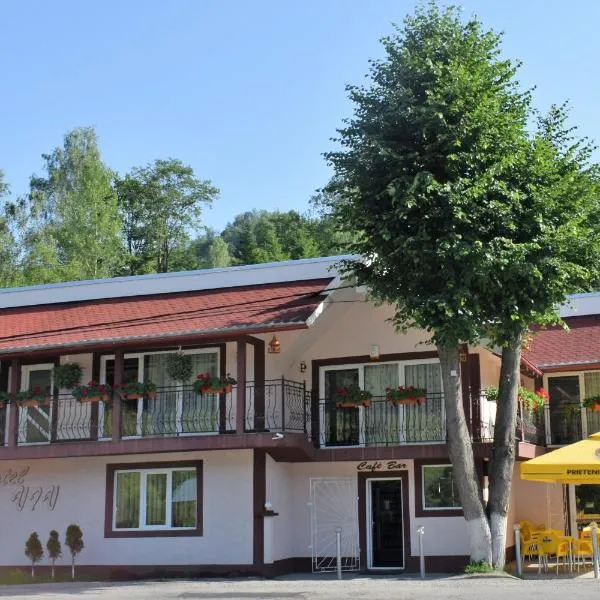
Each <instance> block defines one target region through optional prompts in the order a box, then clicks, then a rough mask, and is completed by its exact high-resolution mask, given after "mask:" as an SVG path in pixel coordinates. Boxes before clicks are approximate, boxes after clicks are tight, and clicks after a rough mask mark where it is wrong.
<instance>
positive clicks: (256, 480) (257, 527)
mask: <svg viewBox="0 0 600 600" xmlns="http://www.w3.org/2000/svg"><path fill="white" fill-rule="evenodd" d="M252 491H253V494H252V495H253V511H254V528H253V529H254V531H253V544H252V564H253V565H254V566H255V567H258V568H260V567H262V566H263V565H264V564H265V517H264V511H265V501H266V499H267V453H266V452H265V451H264V450H262V449H260V450H254V457H253V465H252Z"/></svg>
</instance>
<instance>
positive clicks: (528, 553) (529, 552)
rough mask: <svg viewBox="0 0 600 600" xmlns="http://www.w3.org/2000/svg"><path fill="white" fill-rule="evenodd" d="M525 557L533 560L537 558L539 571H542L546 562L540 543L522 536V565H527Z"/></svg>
mask: <svg viewBox="0 0 600 600" xmlns="http://www.w3.org/2000/svg"><path fill="white" fill-rule="evenodd" d="M525 557H527V558H528V560H529V561H530V562H531V560H532V559H534V558H535V559H536V560H537V564H538V573H541V572H542V564H543V562H544V555H543V553H542V550H541V547H540V544H539V543H538V542H537V541H535V540H531V539H530V540H528V541H524V540H523V539H522V536H521V565H522V568H524V567H525Z"/></svg>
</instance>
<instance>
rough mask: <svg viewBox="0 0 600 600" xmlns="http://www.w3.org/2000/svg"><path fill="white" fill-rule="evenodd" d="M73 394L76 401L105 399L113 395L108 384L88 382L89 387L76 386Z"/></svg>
mask: <svg viewBox="0 0 600 600" xmlns="http://www.w3.org/2000/svg"><path fill="white" fill-rule="evenodd" d="M71 394H73V397H74V398H75V399H76V400H79V401H80V402H81V401H85V400H87V399H89V398H100V399H102V398H104V397H106V396H108V397H109V398H110V395H111V394H112V388H111V387H110V385H108V384H107V383H98V382H97V381H88V383H87V385H78V386H75V387H74V388H73V389H72V391H71Z"/></svg>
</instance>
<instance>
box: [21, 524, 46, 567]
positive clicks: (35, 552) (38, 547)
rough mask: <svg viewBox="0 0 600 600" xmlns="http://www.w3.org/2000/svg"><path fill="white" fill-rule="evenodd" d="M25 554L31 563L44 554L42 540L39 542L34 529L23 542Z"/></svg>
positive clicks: (38, 559)
mask: <svg viewBox="0 0 600 600" xmlns="http://www.w3.org/2000/svg"><path fill="white" fill-rule="evenodd" d="M25 556H26V557H27V558H28V559H29V560H30V561H31V564H32V565H34V564H35V563H36V562H39V561H40V560H42V558H43V556H44V548H43V547H42V542H40V538H39V536H38V534H37V532H35V531H34V532H33V533H32V534H31V535H30V536H29V537H28V538H27V541H26V542H25Z"/></svg>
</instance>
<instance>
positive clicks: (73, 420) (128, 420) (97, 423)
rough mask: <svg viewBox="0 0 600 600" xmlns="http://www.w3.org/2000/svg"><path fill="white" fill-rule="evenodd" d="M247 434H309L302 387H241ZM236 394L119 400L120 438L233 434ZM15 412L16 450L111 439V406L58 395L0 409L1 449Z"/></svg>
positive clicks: (172, 393) (177, 389) (165, 391)
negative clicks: (21, 446)
mask: <svg viewBox="0 0 600 600" xmlns="http://www.w3.org/2000/svg"><path fill="white" fill-rule="evenodd" d="M245 391H246V400H245V402H246V404H245V406H246V408H245V411H244V429H245V431H246V432H260V431H273V432H284V431H289V432H299V433H306V434H308V432H309V426H310V408H311V407H310V394H309V393H308V392H307V390H306V386H305V384H302V383H297V382H294V381H288V380H286V379H277V380H272V381H266V382H265V383H264V384H260V385H259V384H256V383H253V382H249V383H247V384H246V387H245ZM238 394H239V389H238V387H237V386H233V388H232V389H231V390H229V391H227V392H223V393H214V394H197V393H196V392H195V391H194V389H193V387H192V386H172V387H162V388H158V389H157V390H156V396H155V397H154V398H152V399H149V398H139V399H135V400H128V399H121V403H120V404H121V419H120V421H121V437H122V438H139V437H153V436H183V435H198V434H211V433H213V434H218V433H233V432H235V430H236V410H237V401H238ZM13 410H16V411H18V419H17V423H18V426H17V427H18V430H17V439H18V443H19V444H40V443H51V442H65V441H85V440H96V439H111V438H112V428H113V410H114V409H113V406H112V403H111V402H108V401H107V402H97V403H89V402H80V401H78V400H76V399H75V398H74V397H73V396H72V395H71V394H59V395H55V396H54V397H53V398H51V399H49V400H48V401H47V402H44V403H42V404H41V405H39V406H37V407H29V408H26V407H23V406H17V404H15V403H12V404H10V405H9V406H8V407H0V445H5V444H6V441H7V440H5V439H4V438H5V436H6V431H7V427H6V424H7V422H8V419H9V416H8V415H9V412H10V411H13Z"/></svg>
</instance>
